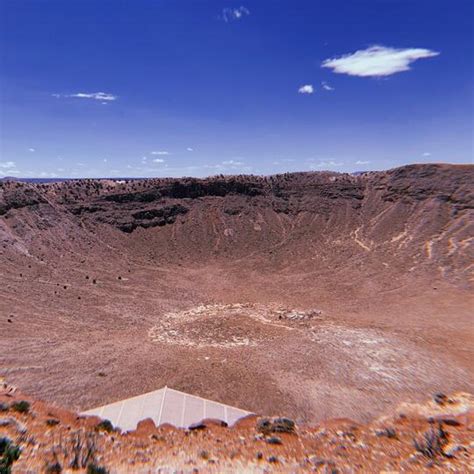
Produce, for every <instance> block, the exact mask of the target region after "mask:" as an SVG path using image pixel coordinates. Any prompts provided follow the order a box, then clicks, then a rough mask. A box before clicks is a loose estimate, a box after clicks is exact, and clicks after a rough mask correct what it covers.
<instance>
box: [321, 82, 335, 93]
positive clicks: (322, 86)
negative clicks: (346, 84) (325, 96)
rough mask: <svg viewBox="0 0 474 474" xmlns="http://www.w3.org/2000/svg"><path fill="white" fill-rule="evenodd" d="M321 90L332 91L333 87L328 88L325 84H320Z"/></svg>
mask: <svg viewBox="0 0 474 474" xmlns="http://www.w3.org/2000/svg"><path fill="white" fill-rule="evenodd" d="M321 88H322V89H323V90H325V91H333V90H334V87H332V86H330V85H329V84H328V83H327V82H325V81H323V82H321Z"/></svg>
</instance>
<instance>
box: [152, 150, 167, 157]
mask: <svg viewBox="0 0 474 474" xmlns="http://www.w3.org/2000/svg"><path fill="white" fill-rule="evenodd" d="M150 154H151V155H163V156H166V155H169V154H170V152H169V151H165V150H162V151H152V152H150Z"/></svg>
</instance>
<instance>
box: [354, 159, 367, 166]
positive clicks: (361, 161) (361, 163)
mask: <svg viewBox="0 0 474 474" xmlns="http://www.w3.org/2000/svg"><path fill="white" fill-rule="evenodd" d="M369 163H370V161H364V160H357V161H356V165H368V164H369Z"/></svg>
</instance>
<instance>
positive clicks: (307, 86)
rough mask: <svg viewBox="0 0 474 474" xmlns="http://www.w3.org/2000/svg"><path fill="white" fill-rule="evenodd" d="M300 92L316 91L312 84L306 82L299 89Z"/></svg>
mask: <svg viewBox="0 0 474 474" xmlns="http://www.w3.org/2000/svg"><path fill="white" fill-rule="evenodd" d="M298 92H299V93H300V94H312V93H313V92H314V87H313V85H312V84H305V85H304V86H301V87H300V88H299V89H298Z"/></svg>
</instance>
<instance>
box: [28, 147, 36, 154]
mask: <svg viewBox="0 0 474 474" xmlns="http://www.w3.org/2000/svg"><path fill="white" fill-rule="evenodd" d="M28 151H30V152H31V153H34V152H35V151H36V149H35V148H28Z"/></svg>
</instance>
